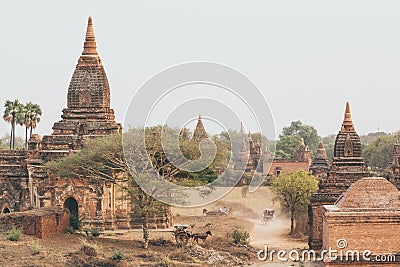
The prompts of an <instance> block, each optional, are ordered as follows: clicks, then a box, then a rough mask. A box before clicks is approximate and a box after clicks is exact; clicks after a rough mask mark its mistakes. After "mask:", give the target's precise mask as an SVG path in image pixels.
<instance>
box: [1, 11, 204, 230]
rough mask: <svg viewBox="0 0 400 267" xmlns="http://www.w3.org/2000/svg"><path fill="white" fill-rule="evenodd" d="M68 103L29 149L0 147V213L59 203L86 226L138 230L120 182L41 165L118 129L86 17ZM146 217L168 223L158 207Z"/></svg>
mask: <svg viewBox="0 0 400 267" xmlns="http://www.w3.org/2000/svg"><path fill="white" fill-rule="evenodd" d="M67 102H68V104H67V108H65V109H63V111H62V116H61V120H60V121H59V122H56V123H54V126H53V133H52V134H51V135H46V136H44V137H43V140H42V141H41V140H40V138H39V136H38V135H32V137H31V138H30V140H29V141H28V148H29V150H28V151H0V216H2V215H1V214H3V213H14V212H26V211H27V210H30V209H36V210H39V209H40V210H41V209H53V208H61V207H63V208H66V209H68V210H69V211H70V213H69V215H68V216H71V217H72V218H75V219H77V218H78V217H80V218H82V224H83V227H86V228H96V229H128V228H140V227H141V226H142V221H141V218H142V213H141V211H140V207H139V206H138V205H136V204H135V202H134V200H132V201H131V200H130V199H129V196H128V195H127V193H126V191H124V190H123V189H122V188H123V187H125V185H123V186H121V184H117V183H119V181H104V180H102V179H86V178H72V177H71V178H70V179H60V177H59V176H58V175H57V174H52V173H49V172H47V171H45V170H44V169H43V163H45V162H47V161H51V160H57V159H60V158H62V157H64V156H67V155H69V154H71V153H75V152H78V151H79V150H80V149H81V148H82V145H83V144H84V141H85V140H87V139H91V138H97V137H102V136H107V135H112V134H121V133H122V127H121V125H120V124H118V123H116V122H115V117H114V111H113V110H112V109H111V108H110V87H109V84H108V80H107V75H106V73H105V71H104V67H103V64H102V62H101V59H100V57H99V54H98V53H97V50H96V40H95V36H94V32H93V25H92V19H91V18H90V17H89V21H88V25H87V31H86V39H85V44H84V49H83V52H82V55H81V56H80V57H79V59H78V64H77V65H76V68H75V71H74V73H73V75H72V78H71V82H70V84H69V88H68V99H67ZM203 129H204V127H203ZM121 183H123V182H121ZM57 218H58V217H57ZM55 220H57V223H58V221H60V220H59V219H55ZM149 220H150V227H151V228H167V227H170V225H171V223H172V213H171V210H170V208H169V207H168V206H165V205H160V206H159V207H158V208H157V209H156V210H155V211H154V212H152V213H151V216H149ZM54 223H55V222H54ZM47 225H48V224H46V227H47ZM38 229H39V228H38ZM35 231H36V230H35Z"/></svg>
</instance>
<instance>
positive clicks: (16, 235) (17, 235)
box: [7, 227, 23, 241]
mask: <svg viewBox="0 0 400 267" xmlns="http://www.w3.org/2000/svg"><path fill="white" fill-rule="evenodd" d="M22 235H23V233H22V230H21V229H17V228H15V227H13V228H11V229H10V230H9V231H8V232H7V239H8V240H10V241H18V240H20V239H21V237H22Z"/></svg>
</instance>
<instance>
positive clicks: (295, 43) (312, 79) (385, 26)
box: [0, 0, 400, 136]
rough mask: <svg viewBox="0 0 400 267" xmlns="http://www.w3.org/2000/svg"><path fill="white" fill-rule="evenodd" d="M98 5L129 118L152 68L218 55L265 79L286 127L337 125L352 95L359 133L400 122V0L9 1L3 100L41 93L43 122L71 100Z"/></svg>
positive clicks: (105, 53)
mask: <svg viewBox="0 0 400 267" xmlns="http://www.w3.org/2000/svg"><path fill="white" fill-rule="evenodd" d="M89 15H91V16H92V17H93V23H94V31H95V34H96V39H97V45H98V51H99V53H100V56H101V58H102V60H103V63H104V65H105V68H106V72H107V74H108V78H109V82H110V85H111V98H112V107H113V108H114V109H115V112H116V116H117V121H119V122H122V121H123V118H124V113H125V110H126V108H127V105H128V103H129V100H130V98H131V96H132V95H133V93H134V92H135V90H137V89H138V88H139V87H140V85H141V84H142V83H143V82H144V81H146V80H147V79H148V78H149V77H151V76H152V75H154V74H156V73H158V72H159V71H161V70H163V69H165V68H167V67H169V66H172V65H176V64H180V63H184V62H190V61H211V62H217V63H221V64H225V65H228V66H231V67H233V68H235V69H237V70H239V71H241V72H242V73H244V74H245V75H247V76H248V77H249V78H251V79H252V80H253V82H254V83H256V84H257V85H258V86H259V88H260V90H261V91H262V92H263V93H264V95H265V96H266V98H267V101H268V102H269V104H270V106H271V108H272V112H273V114H274V118H275V124H276V129H277V132H278V133H279V132H280V131H281V129H282V127H284V126H286V125H288V124H290V122H291V121H293V120H302V121H303V122H304V123H307V124H312V125H314V126H315V127H316V128H317V130H318V131H319V134H320V135H323V136H325V135H327V134H331V133H336V132H337V131H338V130H339V129H340V124H341V122H342V119H343V113H344V109H345V102H346V101H347V100H349V101H350V103H351V107H352V112H353V120H354V122H355V124H356V129H357V130H358V132H359V133H360V134H365V133H368V132H374V131H377V129H378V127H380V129H381V130H384V131H387V132H392V131H395V130H398V129H400V126H399V122H400V116H399V112H398V111H397V109H398V106H399V101H400V93H399V88H400V75H399V74H400V34H399V29H400V2H398V1H365V0H364V1H330V2H328V1H265V0H260V1H233V0H225V1H223V0H219V1H215V0H214V1H173V0H169V1H140V2H139V1H4V2H3V3H2V5H1V7H0V33H1V34H0V40H1V42H0V48H1V49H0V77H1V83H0V87H1V90H0V102H1V105H3V103H4V101H5V100H7V99H10V100H13V99H15V98H18V99H20V100H21V101H23V102H26V101H33V102H36V103H39V104H40V105H41V106H42V109H43V112H44V114H43V118H42V122H41V123H40V124H39V125H38V129H37V132H39V133H40V134H50V133H51V127H52V125H53V123H54V122H55V121H58V120H60V115H61V110H62V109H63V108H64V107H66V94H67V88H68V84H69V80H70V78H71V75H72V72H73V70H74V68H75V65H76V63H77V59H78V57H79V55H80V53H81V51H82V46H83V40H84V33H85V30H86V23H87V17H88V16H89ZM2 111H3V110H2ZM199 113H201V111H199ZM205 126H206V128H207V124H205ZM19 128H20V130H19V134H20V135H23V130H22V128H21V127H19ZM250 130H251V129H250ZM6 132H7V133H8V132H9V126H8V125H7V124H6V123H5V122H4V121H3V120H1V122H0V135H3V134H5V133H6Z"/></svg>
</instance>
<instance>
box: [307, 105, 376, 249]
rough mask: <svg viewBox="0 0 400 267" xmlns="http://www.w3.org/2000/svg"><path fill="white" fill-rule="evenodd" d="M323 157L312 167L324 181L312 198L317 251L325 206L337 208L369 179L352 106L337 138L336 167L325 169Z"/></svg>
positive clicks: (312, 245) (312, 240) (312, 231)
mask: <svg viewBox="0 0 400 267" xmlns="http://www.w3.org/2000/svg"><path fill="white" fill-rule="evenodd" d="M320 148H321V150H322V147H320ZM319 153H320V155H319V156H318V157H317V158H316V159H314V162H313V164H312V166H313V168H312V169H313V171H314V172H315V173H318V175H319V177H320V178H319V184H318V187H319V189H318V191H317V192H316V193H314V194H313V195H312V196H311V205H310V206H309V225H310V236H309V246H310V248H312V249H314V250H319V249H321V248H322V240H323V228H322V222H323V219H322V218H323V216H322V211H323V205H333V204H334V203H335V202H336V200H337V199H338V198H339V197H340V196H341V195H342V194H343V193H344V192H346V190H347V189H348V188H349V187H350V186H351V185H352V184H353V183H354V182H356V181H358V180H359V179H361V178H363V177H368V176H369V172H368V169H367V168H366V166H365V160H364V158H363V157H362V156H361V141H360V137H359V136H358V134H357V132H356V130H355V127H354V123H353V120H352V117H351V112H350V104H349V103H347V104H346V111H345V115H344V120H343V123H342V127H341V129H340V131H339V133H338V134H337V136H336V141H335V147H334V157H333V162H332V166H330V167H329V168H326V166H324V165H325V164H328V162H327V161H325V162H323V161H324V158H325V155H323V151H320V152H319ZM317 163H318V164H317ZM321 163H322V165H321ZM324 171H326V172H324ZM322 174H325V175H322Z"/></svg>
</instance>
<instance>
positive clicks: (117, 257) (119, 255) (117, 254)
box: [111, 251, 124, 261]
mask: <svg viewBox="0 0 400 267" xmlns="http://www.w3.org/2000/svg"><path fill="white" fill-rule="evenodd" d="M111 259H112V260H114V261H115V260H117V261H122V260H123V259H124V254H123V253H122V251H118V252H115V253H114V254H113V255H112V256H111Z"/></svg>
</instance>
